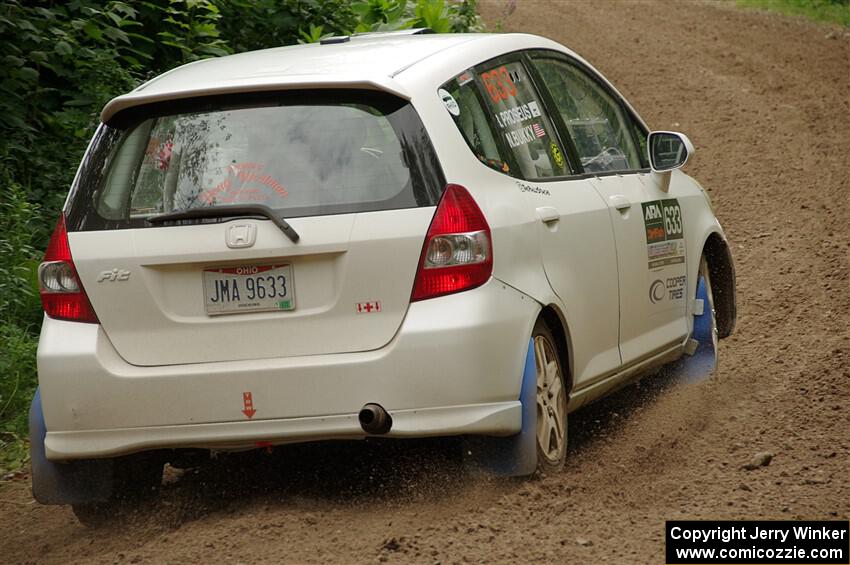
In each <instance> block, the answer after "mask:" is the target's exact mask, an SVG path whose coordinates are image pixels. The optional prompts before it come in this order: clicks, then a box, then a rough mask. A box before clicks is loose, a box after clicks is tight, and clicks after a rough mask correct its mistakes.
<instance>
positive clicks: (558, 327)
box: [539, 304, 573, 398]
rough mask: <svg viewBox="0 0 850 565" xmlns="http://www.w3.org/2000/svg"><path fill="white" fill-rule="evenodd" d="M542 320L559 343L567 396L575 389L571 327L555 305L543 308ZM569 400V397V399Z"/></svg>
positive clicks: (559, 355)
mask: <svg viewBox="0 0 850 565" xmlns="http://www.w3.org/2000/svg"><path fill="white" fill-rule="evenodd" d="M539 317H540V318H543V321H544V322H545V323H546V325H547V326H548V327H549V330H550V331H551V332H552V335H553V336H554V337H555V341H556V342H557V343H556V344H555V345H556V347H557V348H558V357H560V359H561V368H562V369H564V372H565V375H564V376H565V377H566V381H567V382H566V383H565V384H566V387H567V394H568V395H569V393H570V391H572V389H573V366H572V342H571V340H570V332H569V326H567V322H566V320H565V319H564V315H563V314H562V313H561V310H560V309H559V308H558V307H557V306H555V305H554V304H548V305H546V306H544V307H543V309H542V310H541V311H540V314H539ZM568 398H569V397H568Z"/></svg>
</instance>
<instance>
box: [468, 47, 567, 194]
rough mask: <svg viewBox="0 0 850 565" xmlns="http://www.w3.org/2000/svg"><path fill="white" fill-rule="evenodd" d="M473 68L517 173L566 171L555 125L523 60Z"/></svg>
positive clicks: (528, 176) (537, 175)
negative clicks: (547, 113) (517, 169)
mask: <svg viewBox="0 0 850 565" xmlns="http://www.w3.org/2000/svg"><path fill="white" fill-rule="evenodd" d="M476 72H477V75H478V76H477V79H478V80H479V81H480V84H481V85H482V86H483V88H484V92H485V96H484V99H485V100H486V104H487V108H488V111H489V112H490V115H491V116H492V117H493V121H494V122H495V124H496V127H497V128H498V130H499V132H498V134H499V137H500V138H501V141H502V143H503V144H504V146H505V148H506V149H507V150H509V151H510V152H511V153H512V156H513V159H514V162H515V163H516V164H517V166H518V167H519V169H520V171H519V172H520V175H521V176H522V177H523V178H526V179H535V178H546V177H553V176H563V175H566V174H568V169H567V163H566V157H565V156H564V152H563V150H562V148H561V147H560V145H559V142H558V141H557V138H556V137H555V127H554V126H553V125H552V122H551V120H550V119H549V116H547V115H546V110H545V108H544V106H543V101H542V100H541V99H540V97H539V96H538V94H537V92H536V91H535V89H534V85H533V84H532V83H531V79H530V78H529V77H528V73H526V70H525V67H524V66H523V65H522V63H520V62H519V61H515V62H511V63H506V64H495V65H493V64H488V63H485V64H483V65H480V66H479V67H478V68H477V69H476ZM518 176H519V175H518Z"/></svg>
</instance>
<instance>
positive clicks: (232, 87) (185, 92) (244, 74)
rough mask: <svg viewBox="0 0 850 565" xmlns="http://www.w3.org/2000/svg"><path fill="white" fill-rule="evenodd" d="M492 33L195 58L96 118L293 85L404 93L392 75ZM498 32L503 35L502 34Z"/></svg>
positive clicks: (361, 40) (357, 38) (387, 36)
mask: <svg viewBox="0 0 850 565" xmlns="http://www.w3.org/2000/svg"><path fill="white" fill-rule="evenodd" d="M496 35H497V34H475V33H470V34H410V33H405V34H398V33H377V34H364V35H354V36H351V37H350V38H349V39H348V40H340V42H333V43H321V44H320V43H309V44H304V45H292V46H288V47H275V48H271V49H263V50H260V51H250V52H247V53H239V54H236V55H229V56H227V57H218V58H213V59H203V60H200V61H195V62H193V63H189V64H187V65H183V66H181V67H177V68H176V69H172V70H171V71H168V72H166V73H164V74H162V75H159V76H158V77H155V78H153V79H152V80H150V81H148V82H146V83H145V84H143V85H141V86H139V87H138V88H136V89H135V90H133V91H132V92H130V93H128V94H125V95H123V96H119V97H118V98H115V99H113V100H112V101H110V102H109V103H108V104H107V105H106V107H105V108H104V109H103V112H102V114H101V118H102V119H103V121H107V120H108V119H109V118H110V117H111V116H113V115H114V114H116V113H117V112H119V111H121V110H123V109H125V108H127V107H130V106H136V105H139V104H145V103H148V102H154V101H162V100H167V99H175V98H186V97H191V96H200V95H205V94H212V93H227V92H234V91H240V92H244V91H261V90H272V89H279V88H286V87H288V86H290V85H298V86H299V87H310V86H311V85H316V86H319V85H321V86H325V87H326V86H329V85H330V86H338V87H345V86H350V87H360V88H363V87H365V88H376V89H380V90H386V91H389V92H393V93H394V94H397V95H399V96H403V97H405V98H408V97H409V96H407V95H406V93H405V92H404V90H403V88H401V87H400V85H398V84H397V83H395V82H394V81H393V77H394V76H395V75H396V74H398V73H400V72H402V71H403V70H405V69H407V68H409V67H410V66H412V65H414V64H416V63H417V62H419V61H422V60H423V59H426V58H428V57H431V56H432V55H434V54H436V53H439V52H441V51H444V50H447V49H450V48H453V47H457V46H458V45H461V44H464V43H469V42H473V41H481V40H482V39H484V38H488V37H489V38H492V37H494V36H496ZM502 37H504V36H502Z"/></svg>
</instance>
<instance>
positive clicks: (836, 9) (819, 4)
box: [738, 0, 850, 27]
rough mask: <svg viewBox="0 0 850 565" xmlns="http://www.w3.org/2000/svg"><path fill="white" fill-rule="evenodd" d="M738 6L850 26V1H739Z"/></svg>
mask: <svg viewBox="0 0 850 565" xmlns="http://www.w3.org/2000/svg"><path fill="white" fill-rule="evenodd" d="M738 4H739V5H741V6H744V7H746V8H756V9H760V10H773V11H776V12H781V13H783V14H789V15H794V16H805V17H807V18H809V19H812V20H815V21H820V22H832V23H836V24H841V25H843V26H845V27H847V26H850V0H738Z"/></svg>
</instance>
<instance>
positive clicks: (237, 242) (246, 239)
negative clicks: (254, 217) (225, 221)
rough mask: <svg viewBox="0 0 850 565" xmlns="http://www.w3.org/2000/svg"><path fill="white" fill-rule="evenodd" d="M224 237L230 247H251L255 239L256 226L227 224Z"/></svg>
mask: <svg viewBox="0 0 850 565" xmlns="http://www.w3.org/2000/svg"><path fill="white" fill-rule="evenodd" d="M224 239H225V242H226V243H227V246H228V247H229V248H231V249H240V248H242V247H251V246H252V245H254V242H255V241H257V226H256V224H238V225H235V226H229V227H228V228H227V232H226V234H225V238H224Z"/></svg>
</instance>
